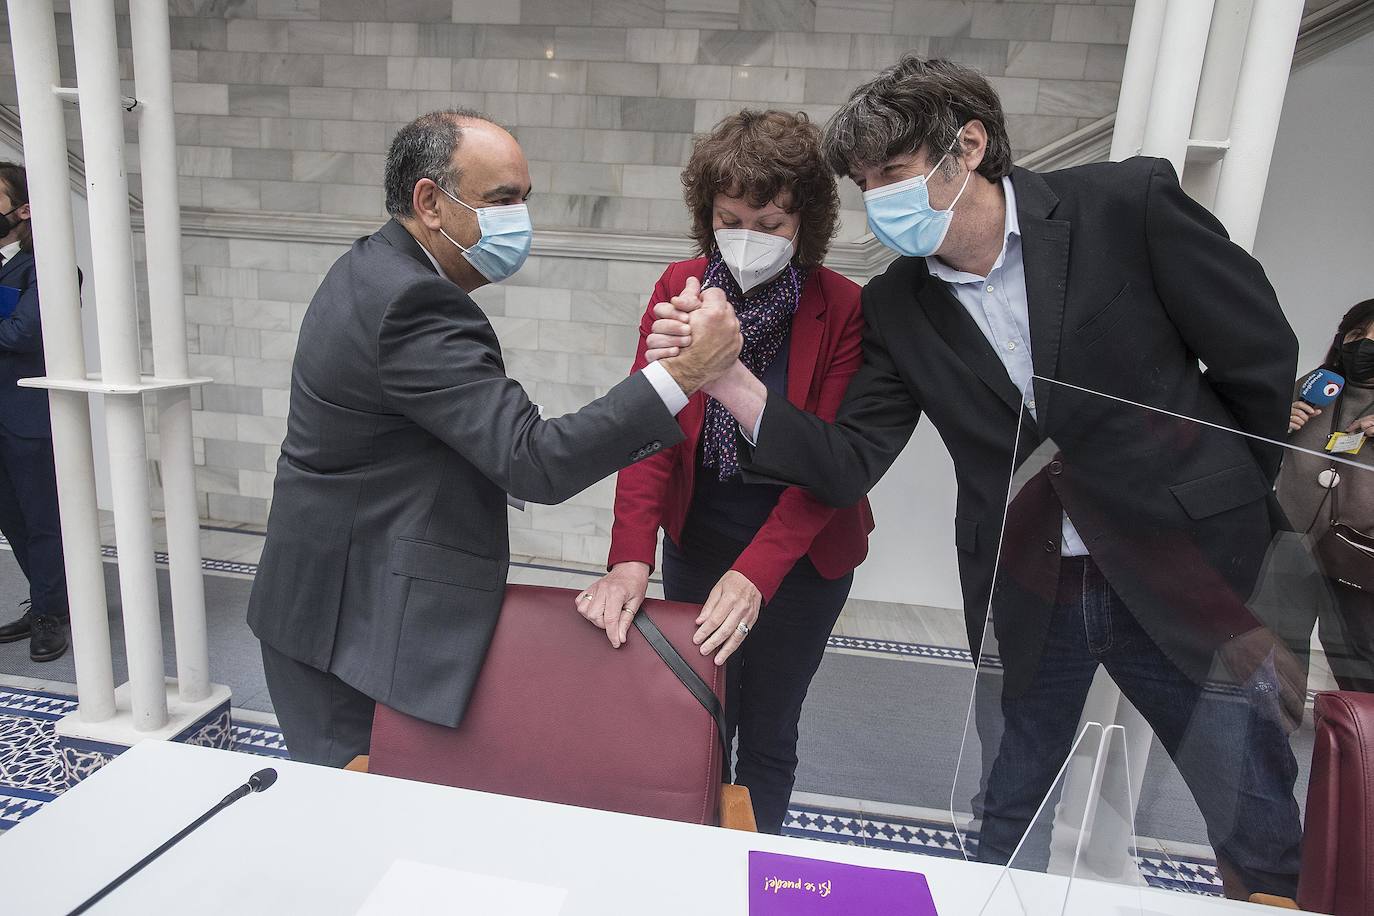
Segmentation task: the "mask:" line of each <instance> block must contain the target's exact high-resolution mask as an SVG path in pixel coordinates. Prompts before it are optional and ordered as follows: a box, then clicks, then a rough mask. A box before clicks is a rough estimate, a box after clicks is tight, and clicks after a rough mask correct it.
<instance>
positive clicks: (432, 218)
mask: <svg viewBox="0 0 1374 916" xmlns="http://www.w3.org/2000/svg"><path fill="white" fill-rule="evenodd" d="M440 193H442V192H441V191H440V190H439V186H438V185H437V184H435V183H434V182H433V181H431V180H430V179H428V178H421V179H420V180H419V181H417V182H415V187H414V188H413V189H411V192H410V206H411V209H412V210H413V211H414V212H415V218H416V219H417V220H419V221H420V222H421V223H423V224H424V225H425V228H427V229H430V230H431V231H437V230H438V229H439V226H440V219H439V195H440Z"/></svg>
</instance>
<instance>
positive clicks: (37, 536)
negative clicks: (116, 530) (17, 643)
mask: <svg viewBox="0 0 1374 916" xmlns="http://www.w3.org/2000/svg"><path fill="white" fill-rule="evenodd" d="M0 533H3V534H4V535H5V539H6V540H7V541H9V542H10V547H12V548H13V549H14V559H15V561H16V562H18V564H19V568H20V569H21V570H23V572H24V577H25V578H27V579H28V580H29V600H30V602H31V604H32V611H31V613H33V614H34V615H35V616H42V615H44V614H52V615H56V616H58V617H65V616H67V570H66V567H65V566H64V565H63V560H62V519H61V516H59V515H58V512H57V473H56V471H55V470H54V468H53V457H52V440H51V439H28V438H24V437H22V436H15V435H11V434H10V433H9V432H7V431H5V430H4V429H0Z"/></svg>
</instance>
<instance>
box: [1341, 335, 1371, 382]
mask: <svg viewBox="0 0 1374 916" xmlns="http://www.w3.org/2000/svg"><path fill="white" fill-rule="evenodd" d="M1341 368H1342V369H1344V370H1345V379H1346V381H1348V382H1355V383H1357V384H1360V385H1364V384H1367V383H1369V382H1371V381H1374V340H1370V339H1369V338H1368V337H1362V338H1360V339H1359V340H1352V341H1350V343H1347V344H1342V345H1341Z"/></svg>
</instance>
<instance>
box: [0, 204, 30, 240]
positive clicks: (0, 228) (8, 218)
mask: <svg viewBox="0 0 1374 916" xmlns="http://www.w3.org/2000/svg"><path fill="white" fill-rule="evenodd" d="M23 206H24V205H23V204H20V205H19V206H18V207H15V208H14V210H18V209H20V208H21V207H23ZM14 210H11V211H10V212H9V213H3V214H0V222H3V224H4V225H0V237H3V236H6V235H9V234H10V233H11V232H13V231H14V230H16V229H18V228H19V227H20V226H22V225H24V221H23V220H22V219H15V218H14V216H13V214H14Z"/></svg>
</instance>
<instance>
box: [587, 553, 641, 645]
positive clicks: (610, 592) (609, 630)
mask: <svg viewBox="0 0 1374 916" xmlns="http://www.w3.org/2000/svg"><path fill="white" fill-rule="evenodd" d="M648 590H649V564H647V563H638V562H628V563H617V564H615V566H612V567H611V571H610V572H608V573H606V575H604V576H602V577H601V578H600V579H598V580H597V581H596V582H595V583H593V584H592V585H591V586H589V587H588V588H586V589H584V590H583V591H582V592H581V593H579V594H578V596H577V599H576V603H577V612H578V613H579V614H581V615H582V616H583V617H586V618H587V619H588V620H589V621H591V622H592V623H594V624H596V625H597V626H598V627H600V628H601V629H603V630H605V631H606V637H607V638H608V639H609V640H610V641H611V645H612V646H614V647H615V648H617V649H619V648H620V647H621V646H622V645H624V643H625V637H626V636H627V635H629V632H630V624H631V623H633V622H634V619H635V614H637V613H638V612H639V606H640V605H641V604H643V603H644V596H645V594H646V593H647V592H648Z"/></svg>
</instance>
